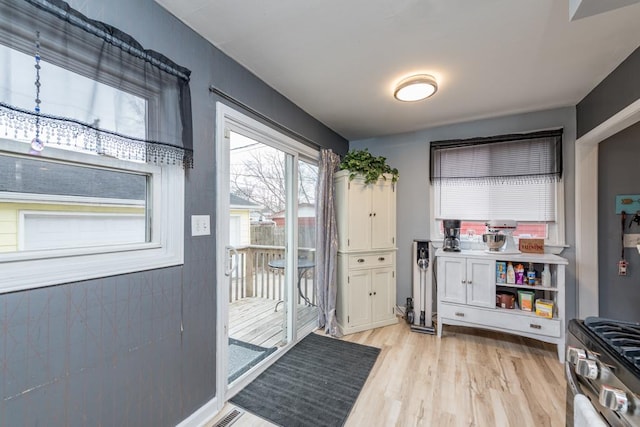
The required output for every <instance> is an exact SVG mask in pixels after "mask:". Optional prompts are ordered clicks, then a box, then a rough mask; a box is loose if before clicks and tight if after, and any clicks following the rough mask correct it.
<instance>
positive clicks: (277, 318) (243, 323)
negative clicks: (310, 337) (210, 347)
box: [229, 298, 318, 348]
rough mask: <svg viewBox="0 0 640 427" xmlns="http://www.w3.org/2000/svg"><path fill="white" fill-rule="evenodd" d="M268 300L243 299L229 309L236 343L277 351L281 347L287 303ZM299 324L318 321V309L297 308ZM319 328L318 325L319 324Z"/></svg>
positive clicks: (231, 327)
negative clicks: (276, 348) (273, 348)
mask: <svg viewBox="0 0 640 427" xmlns="http://www.w3.org/2000/svg"><path fill="white" fill-rule="evenodd" d="M277 303H278V301H275V300H272V299H266V298H244V299H241V300H238V301H234V302H233V303H231V304H230V305H229V336H230V337H231V338H235V339H237V340H241V341H244V342H248V343H251V344H255V345H259V346H262V347H267V348H268V347H274V346H277V345H279V344H280V342H281V341H282V337H283V333H282V331H283V327H284V325H285V323H284V322H285V316H284V303H280V304H279V305H278V311H275V308H276V304H277ZM297 311H298V324H299V325H306V324H307V323H309V322H316V321H317V319H318V315H317V311H316V307H313V306H308V305H304V304H298V306H297ZM316 324H317V323H316Z"/></svg>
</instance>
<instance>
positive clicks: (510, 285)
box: [496, 283, 558, 292]
mask: <svg viewBox="0 0 640 427" xmlns="http://www.w3.org/2000/svg"><path fill="white" fill-rule="evenodd" d="M496 286H500V287H505V288H518V289H528V290H531V291H551V292H558V288H556V287H555V286H549V287H544V286H531V285H516V284H513V283H496Z"/></svg>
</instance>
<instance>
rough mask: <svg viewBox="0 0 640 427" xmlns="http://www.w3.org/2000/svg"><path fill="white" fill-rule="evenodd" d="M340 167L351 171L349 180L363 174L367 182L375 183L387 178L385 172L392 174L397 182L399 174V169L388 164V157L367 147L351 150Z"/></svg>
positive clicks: (392, 177)
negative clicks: (372, 151)
mask: <svg viewBox="0 0 640 427" xmlns="http://www.w3.org/2000/svg"><path fill="white" fill-rule="evenodd" d="M340 169H341V170H348V171H349V172H350V173H349V180H352V179H353V178H355V177H356V176H358V175H362V176H363V177H364V183H365V184H371V183H374V182H376V181H378V179H380V178H382V179H387V177H385V174H390V175H391V181H392V182H396V181H397V180H398V176H399V175H398V169H396V168H393V169H392V168H391V166H389V165H388V164H387V158H386V157H383V156H377V157H376V156H374V155H372V154H371V153H370V152H369V150H368V149H366V148H365V149H364V150H349V152H348V153H347V154H346V155H345V156H344V158H343V159H342V162H341V163H340Z"/></svg>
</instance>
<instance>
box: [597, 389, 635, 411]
mask: <svg viewBox="0 0 640 427" xmlns="http://www.w3.org/2000/svg"><path fill="white" fill-rule="evenodd" d="M598 401H599V402H600V404H601V405H602V406H604V407H607V408H609V409H613V410H614V411H619V412H622V413H625V412H627V410H628V409H629V398H628V397H627V393H625V392H624V390H620V389H618V388H613V387H609V386H608V385H603V386H602V387H601V388H600V396H599V397H598Z"/></svg>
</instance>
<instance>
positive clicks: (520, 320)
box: [439, 304, 561, 338]
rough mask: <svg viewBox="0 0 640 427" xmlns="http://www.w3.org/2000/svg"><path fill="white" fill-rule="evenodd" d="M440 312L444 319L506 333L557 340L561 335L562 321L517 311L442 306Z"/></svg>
mask: <svg viewBox="0 0 640 427" xmlns="http://www.w3.org/2000/svg"><path fill="white" fill-rule="evenodd" d="M439 310H440V311H441V312H442V313H441V316H442V317H444V318H447V319H455V320H457V321H460V322H468V323H473V324H474V325H475V326H479V327H482V326H487V327H490V328H492V329H497V330H504V331H505V332H511V333H513V332H524V333H527V334H535V335H544V336H547V337H555V338H557V337H560V335H561V334H560V320H558V319H545V318H544V317H540V316H535V315H531V314H528V313H526V312H522V311H520V310H517V309H516V310H501V309H482V308H475V307H469V306H465V305H455V304H441V306H440V307H439ZM445 323H446V322H445Z"/></svg>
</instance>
